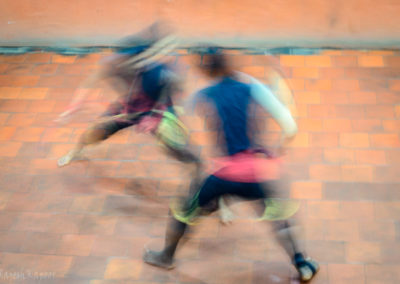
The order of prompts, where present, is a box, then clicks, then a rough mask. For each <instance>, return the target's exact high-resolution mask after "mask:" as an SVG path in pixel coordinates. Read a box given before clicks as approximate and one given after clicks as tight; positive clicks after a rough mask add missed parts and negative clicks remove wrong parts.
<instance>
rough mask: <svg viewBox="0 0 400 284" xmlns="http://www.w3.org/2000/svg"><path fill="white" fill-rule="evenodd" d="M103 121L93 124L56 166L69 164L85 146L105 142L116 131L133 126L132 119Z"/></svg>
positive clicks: (108, 118) (115, 118)
mask: <svg viewBox="0 0 400 284" xmlns="http://www.w3.org/2000/svg"><path fill="white" fill-rule="evenodd" d="M104 119H105V120H106V121H103V122H101V123H97V124H95V125H94V126H92V127H90V128H88V129H87V130H86V131H85V132H84V133H83V134H82V135H81V137H80V138H79V141H78V143H77V144H76V146H75V147H74V148H73V149H72V150H71V151H69V152H68V153H67V154H66V155H65V156H63V157H61V158H60V159H59V160H58V162H57V164H58V166H59V167H62V166H66V165H68V164H69V163H71V162H72V161H73V160H74V159H76V158H77V157H78V156H79V154H80V153H81V152H82V150H83V149H84V148H85V147H86V146H88V145H92V144H95V143H98V142H101V141H103V140H106V139H107V138H108V137H110V136H111V135H113V134H114V133H116V132H117V131H119V130H121V129H124V128H126V127H129V126H131V125H133V124H135V120H134V119H132V120H126V121H120V120H118V118H117V117H106V118H104Z"/></svg>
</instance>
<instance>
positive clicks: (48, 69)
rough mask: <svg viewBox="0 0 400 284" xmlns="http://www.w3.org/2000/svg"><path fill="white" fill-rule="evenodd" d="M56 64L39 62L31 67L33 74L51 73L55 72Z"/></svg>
mask: <svg viewBox="0 0 400 284" xmlns="http://www.w3.org/2000/svg"><path fill="white" fill-rule="evenodd" d="M57 68H59V66H58V64H40V65H36V67H35V68H33V69H32V74H33V75H53V74H55V73H56V71H57Z"/></svg>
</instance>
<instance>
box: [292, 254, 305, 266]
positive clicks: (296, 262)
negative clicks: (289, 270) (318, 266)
mask: <svg viewBox="0 0 400 284" xmlns="http://www.w3.org/2000/svg"><path fill="white" fill-rule="evenodd" d="M304 261H305V258H304V255H303V254H302V253H300V252H297V253H295V254H294V256H293V263H294V265H295V266H296V267H298V266H299V265H301V264H302V263H304Z"/></svg>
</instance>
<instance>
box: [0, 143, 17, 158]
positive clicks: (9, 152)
mask: <svg viewBox="0 0 400 284" xmlns="http://www.w3.org/2000/svg"><path fill="white" fill-rule="evenodd" d="M21 146H22V143H21V142H12V141H4V142H0V156H1V157H15V156H16V155H17V153H18V151H19V149H20V148H21Z"/></svg>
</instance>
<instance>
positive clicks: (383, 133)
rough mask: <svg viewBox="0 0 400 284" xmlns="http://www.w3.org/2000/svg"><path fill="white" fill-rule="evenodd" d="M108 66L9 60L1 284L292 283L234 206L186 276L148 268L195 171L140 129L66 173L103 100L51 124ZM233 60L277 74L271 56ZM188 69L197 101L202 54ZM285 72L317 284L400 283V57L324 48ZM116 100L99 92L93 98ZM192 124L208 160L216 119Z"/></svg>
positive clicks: (181, 263) (1, 92)
mask: <svg viewBox="0 0 400 284" xmlns="http://www.w3.org/2000/svg"><path fill="white" fill-rule="evenodd" d="M102 56H104V54H93V55H89V56H86V57H77V56H68V57H67V56H60V55H56V54H50V53H37V54H24V55H17V56H0V282H1V283H12V282H15V283H39V282H40V283H91V284H100V283H147V284H149V283H240V284H243V283H254V284H259V283H290V281H291V280H290V278H291V277H293V275H295V273H294V271H293V269H292V267H291V266H290V263H289V261H288V259H287V258H286V256H285V254H284V253H283V252H282V250H281V249H280V248H279V247H278V246H277V244H276V242H275V240H274V239H273V238H272V237H271V234H270V232H269V230H268V228H265V229H264V228H263V227H262V226H260V225H259V224H258V223H254V222H250V221H249V220H248V217H249V216H250V215H249V214H251V213H252V211H251V210H250V209H249V207H248V204H240V205H238V206H235V207H234V208H233V209H234V210H235V211H236V212H237V214H238V217H237V220H235V221H234V223H233V224H232V225H231V226H222V225H220V224H219V222H218V219H217V218H216V216H212V217H210V218H207V219H205V220H204V222H203V223H202V224H201V225H200V226H197V227H195V228H194V231H193V232H192V235H191V236H192V238H191V239H190V240H189V241H188V242H187V243H186V244H185V246H184V247H183V248H182V249H181V250H179V252H178V254H177V268H176V269H175V270H173V271H170V272H165V271H162V270H159V269H156V268H153V267H150V266H148V265H146V264H144V263H142V261H141V257H142V252H143V248H144V247H145V246H147V247H153V248H160V247H161V246H162V243H163V234H164V231H165V227H166V220H167V215H168V203H169V200H170V198H171V197H173V196H176V195H182V194H184V193H185V192H186V187H187V184H188V181H187V177H188V172H187V170H186V168H187V167H185V166H183V165H181V164H179V163H176V162H174V161H171V160H170V159H169V158H167V157H166V156H165V155H164V154H163V153H162V151H160V150H159V149H158V147H157V143H156V142H155V141H154V140H153V139H152V138H151V137H148V136H146V135H144V134H137V133H136V132H135V131H134V129H128V130H125V131H122V132H121V133H119V134H118V135H116V136H115V137H113V138H111V139H109V140H108V141H107V142H105V143H103V144H100V145H97V146H94V147H93V148H91V149H89V151H88V152H87V153H86V155H87V157H88V160H84V161H80V162H76V163H75V164H72V165H71V166H68V167H65V168H57V166H56V160H57V158H58V157H60V156H61V155H62V154H64V153H65V152H66V151H68V149H70V148H71V147H72V146H73V144H74V142H75V141H76V140H77V138H78V137H79V135H80V134H81V133H82V131H83V130H84V129H85V127H86V126H87V125H88V122H89V121H90V119H92V118H94V117H95V114H96V113H98V112H99V111H100V109H101V108H103V106H104V103H102V104H99V103H95V104H92V107H91V109H90V110H89V111H88V113H86V114H81V115H80V116H78V117H79V119H75V120H74V121H71V122H70V123H68V124H65V125H57V124H55V123H53V119H54V118H55V117H56V116H57V114H59V113H60V112H61V111H62V110H63V109H64V108H65V106H66V104H67V103H68V101H69V100H70V99H71V97H72V94H73V92H74V90H75V89H76V88H77V87H78V85H79V83H80V82H81V81H82V80H83V79H84V78H85V76H86V75H87V74H90V73H91V72H92V71H93V70H94V69H96V68H98V65H97V64H98V63H97V62H98V60H99V59H100V58H101V57H102ZM232 57H233V59H234V62H235V64H236V65H237V67H238V69H241V70H243V71H245V72H247V73H249V74H251V75H253V76H256V77H259V78H261V79H262V78H263V77H264V76H265V73H266V70H267V65H266V64H267V63H268V61H267V60H266V58H265V56H262V55H238V54H233V55H232ZM178 59H179V60H178V61H179V62H180V63H181V67H182V71H183V73H185V74H186V75H187V76H186V81H187V83H186V86H185V91H184V95H186V94H188V93H190V92H191V91H193V90H195V89H196V88H198V87H200V86H202V84H203V83H204V80H202V79H201V78H199V77H198V76H197V75H196V73H195V72H194V71H193V68H192V67H191V65H190V62H191V56H190V55H185V54H181V55H179V56H178ZM275 64H280V65H281V67H282V68H283V69H284V70H285V71H286V73H287V74H288V76H289V77H290V84H291V86H292V88H293V90H294V92H295V99H296V102H297V104H298V106H297V117H298V124H299V129H300V131H299V135H298V136H297V138H296V140H295V141H294V142H293V144H292V145H291V147H290V149H289V151H288V155H287V157H286V160H287V163H286V166H285V169H286V174H285V175H284V182H282V183H281V184H282V185H284V186H282V188H284V189H287V190H288V191H289V190H290V194H291V195H292V197H294V198H298V199H300V200H301V201H302V207H301V210H300V212H299V213H298V218H299V220H300V223H301V225H302V228H303V230H302V232H303V233H302V234H301V236H302V237H301V239H302V240H303V241H304V245H305V247H306V249H307V252H308V254H310V255H311V256H312V257H314V258H316V259H317V260H319V261H320V263H321V271H320V273H319V274H318V276H317V277H316V278H315V280H314V281H313V283H331V284H338V283H352V284H354V283H368V284H372V283H379V284H388V283H400V220H399V219H400V167H399V165H400V147H399V146H400V137H399V133H400V121H399V120H400V53H398V52H393V51H383V50H382V51H380V50H375V51H350V50H349V51H346V50H343V51H324V52H322V53H321V54H319V55H309V56H302V55H280V56H277V61H276V63H275ZM109 93H110V90H109V88H108V87H107V86H106V85H104V84H101V85H99V87H98V88H96V89H93V90H92V92H91V95H90V99H91V100H92V101H93V102H104V101H106V99H105V97H106V95H108V94H109ZM178 103H179V100H178ZM184 120H185V121H187V123H188V124H189V125H190V128H191V129H192V130H193V137H195V138H196V139H194V140H195V141H194V142H195V143H196V144H197V148H198V149H199V151H201V153H202V154H204V156H207V153H210V147H209V141H208V140H207V139H205V134H206V132H207V129H206V128H205V126H204V123H202V122H201V121H199V120H198V119H196V118H194V117H191V116H190V115H188V114H187V115H185V116H184ZM269 126H270V128H269V129H270V130H271V132H272V133H269V135H270V136H268V137H276V126H275V125H274V124H269Z"/></svg>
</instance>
